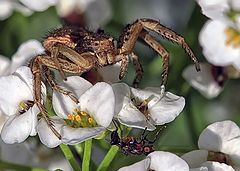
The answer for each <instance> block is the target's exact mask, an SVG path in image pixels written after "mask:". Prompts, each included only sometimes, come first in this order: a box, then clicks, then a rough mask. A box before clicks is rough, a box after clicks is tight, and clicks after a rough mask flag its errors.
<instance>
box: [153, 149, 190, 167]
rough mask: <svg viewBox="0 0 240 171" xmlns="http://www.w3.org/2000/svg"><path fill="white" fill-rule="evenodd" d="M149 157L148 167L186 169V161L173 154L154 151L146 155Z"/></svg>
mask: <svg viewBox="0 0 240 171" xmlns="http://www.w3.org/2000/svg"><path fill="white" fill-rule="evenodd" d="M148 157H149V158H150V159H151V164H150V169H153V170H155V171H188V170H189V167H188V165H187V163H186V162H185V161H184V160H182V159H181V158H180V157H178V156H177V155H175V154H172V153H169V152H164V151H155V152H152V153H150V154H149V155H148Z"/></svg>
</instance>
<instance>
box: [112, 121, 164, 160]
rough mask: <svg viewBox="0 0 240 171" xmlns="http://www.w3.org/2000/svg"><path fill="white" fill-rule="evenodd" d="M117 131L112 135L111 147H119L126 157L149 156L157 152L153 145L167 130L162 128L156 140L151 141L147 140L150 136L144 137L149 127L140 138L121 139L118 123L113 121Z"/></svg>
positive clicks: (128, 137)
mask: <svg viewBox="0 0 240 171" xmlns="http://www.w3.org/2000/svg"><path fill="white" fill-rule="evenodd" d="M113 123H114V125H115V127H116V130H114V131H113V132H112V133H111V141H110V144H111V145H117V146H118V147H119V148H120V149H121V151H122V153H123V154H125V155H129V154H132V155H142V154H144V155H146V156H147V155H148V154H150V153H151V152H153V151H155V150H154V147H153V144H154V142H155V141H156V140H157V137H158V135H159V133H160V132H161V131H162V130H163V129H164V128H166V126H163V127H161V128H160V129H159V130H158V132H157V133H156V135H155V138H154V139H153V140H152V141H150V140H149V139H147V136H148V134H146V135H144V134H145V132H146V130H147V127H146V128H145V129H144V131H143V132H142V134H141V136H140V137H133V136H127V137H123V138H120V137H119V135H118V127H117V125H116V123H115V122H114V121H113Z"/></svg>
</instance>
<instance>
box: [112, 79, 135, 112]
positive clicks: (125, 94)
mask: <svg viewBox="0 0 240 171" xmlns="http://www.w3.org/2000/svg"><path fill="white" fill-rule="evenodd" d="M112 88H113V91H114V95H115V111H114V113H115V114H116V115H117V114H118V113H119V112H120V111H121V109H122V108H123V107H124V106H125V105H127V104H128V103H130V101H131V100H130V98H131V94H130V87H129V86H128V85H127V84H125V83H116V84H112Z"/></svg>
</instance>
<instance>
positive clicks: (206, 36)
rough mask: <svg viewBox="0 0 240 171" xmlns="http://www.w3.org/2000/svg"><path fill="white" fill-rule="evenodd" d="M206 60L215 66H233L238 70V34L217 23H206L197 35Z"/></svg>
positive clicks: (239, 51)
mask: <svg viewBox="0 0 240 171" xmlns="http://www.w3.org/2000/svg"><path fill="white" fill-rule="evenodd" d="M199 42H200V44H201V46H202V48H203V54H204V56H205V57H206V59H207V60H208V61H209V62H210V63H211V64H213V65H215V66H228V65H233V66H234V67H235V68H236V69H238V70H240V60H239V57H240V34H239V32H237V30H235V29H234V28H231V27H229V26H228V25H227V24H225V23H223V22H219V21H211V20H210V21H208V22H206V24H205V25H204V27H203V28H202V30H201V32H200V34H199Z"/></svg>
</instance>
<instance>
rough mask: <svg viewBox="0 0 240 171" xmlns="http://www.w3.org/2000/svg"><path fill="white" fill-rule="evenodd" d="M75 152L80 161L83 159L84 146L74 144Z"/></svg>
mask: <svg viewBox="0 0 240 171" xmlns="http://www.w3.org/2000/svg"><path fill="white" fill-rule="evenodd" d="M74 148H75V150H76V151H77V153H78V155H79V156H80V157H81V159H82V158H83V149H84V144H83V143H80V144H76V145H74Z"/></svg>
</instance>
